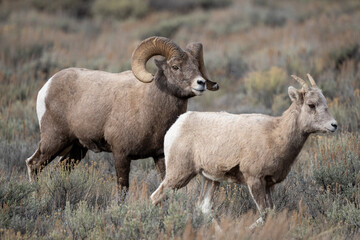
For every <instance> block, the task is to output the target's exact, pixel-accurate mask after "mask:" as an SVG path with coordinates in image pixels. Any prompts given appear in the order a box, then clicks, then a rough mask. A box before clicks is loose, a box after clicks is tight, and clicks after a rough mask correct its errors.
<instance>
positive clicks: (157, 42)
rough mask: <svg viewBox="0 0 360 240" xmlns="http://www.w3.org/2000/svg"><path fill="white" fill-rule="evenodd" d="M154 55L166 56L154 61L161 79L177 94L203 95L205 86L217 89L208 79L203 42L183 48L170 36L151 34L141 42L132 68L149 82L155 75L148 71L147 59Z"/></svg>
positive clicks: (138, 76)
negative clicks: (168, 37) (152, 35)
mask: <svg viewBox="0 0 360 240" xmlns="http://www.w3.org/2000/svg"><path fill="white" fill-rule="evenodd" d="M155 55H161V56H163V59H161V60H155V63H156V66H157V67H158V69H159V71H158V72H159V73H161V74H160V75H159V76H163V77H165V78H166V79H159V81H166V82H163V84H165V85H166V86H167V87H168V88H169V89H171V90H173V91H174V92H175V94H176V95H180V96H182V97H191V96H194V95H201V94H202V93H203V92H204V91H205V90H206V89H208V90H211V91H216V90H218V89H219V85H218V84H217V83H216V82H212V81H210V80H209V78H208V76H207V74H206V69H205V65H204V59H203V48H202V44H201V43H190V44H188V45H187V47H186V49H185V50H182V49H181V48H180V47H179V46H178V45H176V44H175V43H174V42H173V41H171V40H170V39H167V38H164V37H150V38H148V39H145V40H144V41H142V42H141V43H140V44H139V46H138V47H137V48H136V49H135V51H134V53H133V56H132V63H131V67H132V71H133V73H134V75H135V76H136V78H137V79H139V80H140V81H142V82H145V83H149V82H152V81H153V80H154V75H153V74H151V73H150V72H148V71H147V70H146V63H147V61H148V60H149V59H150V58H151V57H152V56H155Z"/></svg>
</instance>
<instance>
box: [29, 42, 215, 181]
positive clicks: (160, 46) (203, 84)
mask: <svg viewBox="0 0 360 240" xmlns="http://www.w3.org/2000/svg"><path fill="white" fill-rule="evenodd" d="M155 55H161V56H163V57H164V58H163V59H161V60H155V64H156V66H157V68H158V69H157V72H156V74H155V76H153V75H152V74H151V73H149V72H148V71H147V70H146V63H147V61H148V60H149V59H150V58H151V57H152V56H155ZM131 67H132V71H125V72H122V73H108V72H103V71H94V70H88V69H83V68H68V69H65V70H62V71H60V72H58V73H56V74H55V75H54V76H53V77H51V78H50V79H49V80H48V81H47V82H46V84H45V85H44V86H43V87H42V88H41V90H40V91H39V94H38V97H37V103H36V110H37V115H38V120H39V124H40V132H41V141H40V143H39V146H38V148H37V150H36V152H35V153H34V154H33V155H32V156H31V157H30V158H28V159H27V160H26V164H27V167H28V173H29V177H30V181H31V180H32V179H34V178H35V177H36V175H37V174H38V173H39V172H40V171H41V170H42V169H43V168H44V167H45V166H46V165H47V164H48V163H49V162H50V161H52V160H53V159H54V158H55V157H57V156H61V158H60V162H65V163H69V164H70V163H71V160H76V161H80V160H81V159H82V158H84V156H85V154H86V152H87V151H88V150H92V151H94V152H100V151H106V152H112V153H113V156H114V161H115V169H116V176H117V182H118V184H119V186H121V187H126V188H128V187H129V172H130V161H131V160H134V159H139V158H147V157H153V158H154V161H155V164H156V168H157V170H158V172H159V173H160V174H161V176H162V178H163V177H164V175H165V172H164V171H165V165H164V157H163V154H164V153H163V142H164V141H163V139H164V136H165V133H166V131H167V130H168V129H169V128H170V126H171V125H172V124H173V123H174V122H175V121H176V119H177V118H178V116H179V115H181V114H182V113H184V112H186V108H187V101H188V99H189V98H191V97H193V96H196V95H201V94H202V93H203V92H204V91H205V90H206V89H209V90H213V91H214V90H217V89H218V85H217V83H215V82H212V81H210V80H209V78H208V77H207V74H206V70H205V66H204V60H203V49H202V44H201V43H190V44H188V45H187V47H186V49H185V50H182V49H181V48H180V47H179V46H177V45H176V44H175V43H174V42H173V41H171V40H169V39H167V38H163V37H151V38H148V39H145V40H144V41H142V42H141V43H140V44H139V45H138V46H137V48H136V49H135V50H134V52H133V55H132V63H131ZM139 80H140V81H139Z"/></svg>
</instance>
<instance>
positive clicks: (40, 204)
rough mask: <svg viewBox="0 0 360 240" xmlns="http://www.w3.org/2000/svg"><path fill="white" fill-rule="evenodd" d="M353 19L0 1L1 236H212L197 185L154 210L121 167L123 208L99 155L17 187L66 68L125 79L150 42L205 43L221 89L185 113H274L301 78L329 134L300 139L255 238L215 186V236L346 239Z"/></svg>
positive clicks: (315, 12)
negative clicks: (335, 126) (42, 98)
mask: <svg viewBox="0 0 360 240" xmlns="http://www.w3.org/2000/svg"><path fill="white" fill-rule="evenodd" d="M359 23H360V2H359V1H357V0H346V1H336V0H317V1H309V0H300V1H296V0H279V1H275V0H253V1H251V0H225V1H216V0H183V1H176V0H71V1H70V0H53V1H47V0H0V238H7V239H13V238H15V237H16V238H29V237H30V238H44V239H48V238H49V239H64V238H75V239H84V238H150V239H153V238H160V239H161V238H165V239H166V238H186V239H189V238H196V237H197V238H214V234H215V227H214V223H213V221H212V219H209V218H208V217H206V216H203V215H202V214H201V213H200V212H199V211H198V210H197V209H196V207H195V205H194V204H193V203H194V202H196V199H197V196H198V193H199V179H198V178H197V179H196V180H194V181H193V182H192V183H191V184H190V185H189V187H187V188H186V189H183V190H180V191H177V192H176V193H175V194H174V195H173V196H172V197H171V198H170V199H169V200H168V201H167V202H166V203H164V205H163V206H156V207H154V206H152V205H151V204H150V203H149V201H148V200H149V199H148V197H149V195H150V193H151V192H152V191H153V190H155V189H156V187H157V186H158V184H159V178H158V176H157V174H156V171H155V170H154V166H153V162H152V160H151V159H147V160H142V161H136V162H135V161H134V162H133V163H132V170H131V179H132V184H131V187H130V188H131V191H130V193H129V195H128V196H127V197H126V200H125V201H124V202H120V200H119V198H118V195H117V194H116V187H115V180H114V179H113V178H114V175H115V174H114V168H113V162H112V157H111V155H110V154H105V153H104V154H92V153H89V154H88V156H87V157H86V160H84V161H83V162H82V163H81V164H80V166H79V167H78V168H77V169H76V170H74V171H72V172H71V173H70V174H69V173H67V172H64V171H61V170H56V171H54V170H53V169H51V167H49V169H47V170H46V171H45V173H44V174H42V176H41V177H40V180H39V182H38V183H33V184H30V183H28V181H27V173H26V169H25V162H24V160H25V159H26V158H27V157H29V156H31V155H32V153H33V152H34V151H35V149H36V146H37V143H38V141H39V138H40V137H39V125H38V122H37V118H36V112H35V102H36V95H37V92H38V90H39V89H40V88H41V87H42V86H43V84H44V83H45V82H46V80H47V79H49V78H50V77H51V76H52V75H53V74H54V73H56V72H57V71H59V70H61V69H63V68H67V67H74V66H75V67H85V68H90V69H99V70H104V71H110V72H120V71H123V70H128V69H130V58H131V53H132V51H133V50H134V48H135V47H136V45H137V44H138V43H139V42H140V41H141V40H143V39H144V38H146V37H149V36H153V35H160V36H165V37H168V38H171V39H173V40H174V41H175V42H176V43H177V44H179V45H180V46H181V47H185V46H186V44H187V43H189V42H191V41H198V42H202V43H203V45H204V58H205V65H206V67H207V70H208V73H209V75H210V77H211V78H212V79H213V80H214V81H217V82H219V84H220V90H219V91H218V92H207V93H206V94H205V95H204V96H202V97H197V98H193V99H191V100H190V102H189V110H198V111H228V112H232V113H247V112H260V113H266V114H271V115H280V114H281V113H282V112H283V111H284V110H285V109H286V108H287V107H288V106H289V105H290V100H289V97H288V95H287V88H288V87H289V86H290V85H293V86H295V87H300V86H299V85H298V84H297V83H296V82H295V81H293V80H291V78H290V75H291V74H296V75H298V76H301V77H303V78H305V75H306V73H310V74H311V75H312V76H313V77H314V79H315V80H316V82H317V84H318V86H319V87H320V88H321V89H322V90H323V92H324V95H325V96H326V97H327V100H328V104H329V107H330V111H331V112H332V113H333V115H334V117H335V119H336V120H337V121H338V123H339V125H340V129H339V131H338V132H337V133H336V134H334V135H331V136H330V135H328V136H313V137H311V138H310V139H309V140H308V142H307V144H306V146H305V147H304V149H303V151H302V153H301V154H300V156H299V158H298V161H297V162H296V164H295V166H294V167H293V170H292V171H291V172H290V174H289V176H288V178H287V180H286V181H285V182H284V183H283V184H281V185H279V186H278V187H277V188H276V194H275V196H274V200H275V201H276V205H277V210H276V212H275V213H274V215H272V216H270V218H269V220H268V221H267V223H266V224H265V226H264V227H262V228H259V229H257V230H255V231H254V232H249V231H248V229H247V227H246V226H248V225H249V224H250V222H251V221H252V220H254V219H255V218H256V216H255V215H254V214H255V213H256V211H255V205H254V203H253V202H252V200H251V199H250V197H249V193H248V191H247V188H246V187H241V186H238V185H235V184H225V183H223V184H222V190H221V192H220V195H221V196H220V199H222V200H224V202H223V203H222V204H220V203H219V204H218V205H217V207H216V212H217V214H218V215H220V217H219V219H220V225H221V226H222V227H223V228H224V229H227V231H225V232H226V233H227V235H226V236H221V234H220V235H219V236H217V237H219V238H225V239H226V238H229V239H233V238H244V239H248V238H252V239H256V238H259V239H265V238H268V239H280V238H296V239H299V238H310V237H313V238H320V239H322V238H324V239H330V238H336V239H345V238H346V239H348V238H354V239H355V238H358V237H359V235H360V232H359V229H360V209H359V205H360V194H359V192H360V191H359V190H360V189H359V180H360V172H359V170H360V161H359V155H360V143H359V131H360V71H359V67H360V24H359ZM149 65H150V66H149V67H150V68H151V69H154V65H153V64H151V63H150V64H149ZM219 201H220V200H219ZM153 229H157V231H154V230H153Z"/></svg>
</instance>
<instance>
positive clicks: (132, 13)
mask: <svg viewBox="0 0 360 240" xmlns="http://www.w3.org/2000/svg"><path fill="white" fill-rule="evenodd" d="M148 10H149V6H148V1H142V0H95V2H94V4H93V6H92V11H93V13H94V14H95V15H98V16H101V17H113V18H116V19H118V20H123V19H126V18H128V17H136V18H139V17H143V16H145V14H147V13H148Z"/></svg>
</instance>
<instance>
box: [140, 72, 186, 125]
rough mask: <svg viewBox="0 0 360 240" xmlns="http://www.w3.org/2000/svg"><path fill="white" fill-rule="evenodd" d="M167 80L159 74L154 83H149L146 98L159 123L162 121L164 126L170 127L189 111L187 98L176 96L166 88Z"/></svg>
mask: <svg viewBox="0 0 360 240" xmlns="http://www.w3.org/2000/svg"><path fill="white" fill-rule="evenodd" d="M166 81H167V79H166V78H165V76H163V75H162V76H160V77H159V74H158V73H157V74H156V76H155V79H154V82H152V83H149V85H148V86H149V87H148V89H147V93H146V94H145V95H146V98H147V101H146V102H148V104H149V108H150V109H152V111H153V116H154V117H155V118H156V119H157V121H162V122H163V124H164V126H168V127H170V126H171V125H172V124H173V123H174V122H175V121H176V119H177V117H178V116H179V115H181V114H182V113H185V112H186V110H187V103H188V100H187V98H179V97H177V96H175V95H174V94H173V93H172V92H171V91H170V90H169V89H168V88H167V86H166V84H167V82H166Z"/></svg>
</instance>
